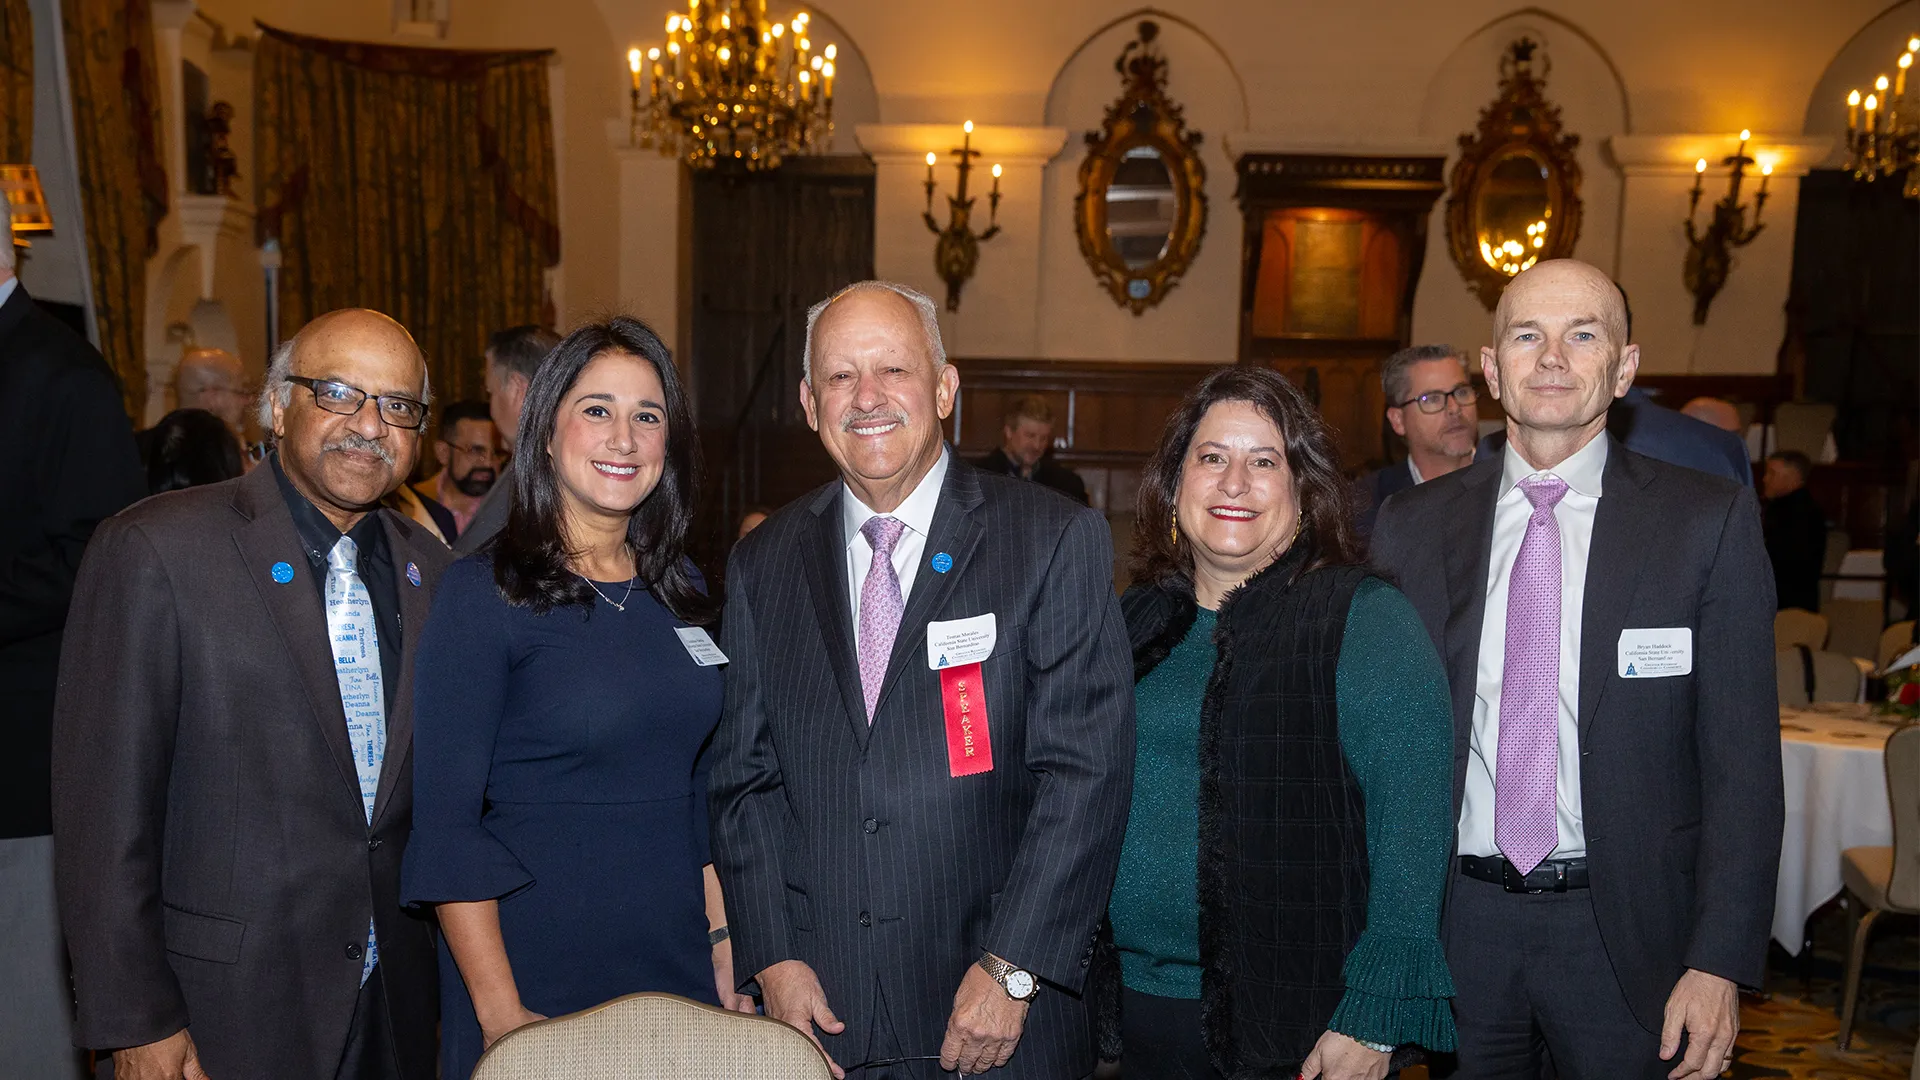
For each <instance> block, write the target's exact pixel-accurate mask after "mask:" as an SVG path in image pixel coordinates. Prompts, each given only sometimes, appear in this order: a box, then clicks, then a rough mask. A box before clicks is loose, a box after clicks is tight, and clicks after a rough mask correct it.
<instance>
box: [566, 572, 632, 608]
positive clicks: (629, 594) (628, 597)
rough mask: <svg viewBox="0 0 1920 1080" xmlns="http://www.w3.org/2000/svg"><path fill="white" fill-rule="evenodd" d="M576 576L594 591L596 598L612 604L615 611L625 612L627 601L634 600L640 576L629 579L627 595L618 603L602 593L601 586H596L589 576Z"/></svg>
mask: <svg viewBox="0 0 1920 1080" xmlns="http://www.w3.org/2000/svg"><path fill="white" fill-rule="evenodd" d="M575 576H576V577H578V578H579V579H580V580H581V581H584V582H586V583H587V588H589V589H592V590H593V592H594V595H595V596H598V597H599V598H600V599H602V600H605V601H606V602H607V603H609V604H612V605H613V610H615V611H625V610H627V601H628V600H631V599H633V583H634V581H635V580H636V579H638V578H639V576H640V575H638V574H635V575H634V576H633V577H630V578H628V579H627V593H626V595H625V596H622V597H621V598H620V599H619V600H618V601H615V600H614V598H613V597H611V596H608V595H607V594H606V593H603V592H601V591H600V586H598V585H595V584H594V583H593V579H592V578H590V577H588V576H587V575H585V574H576V575H575Z"/></svg>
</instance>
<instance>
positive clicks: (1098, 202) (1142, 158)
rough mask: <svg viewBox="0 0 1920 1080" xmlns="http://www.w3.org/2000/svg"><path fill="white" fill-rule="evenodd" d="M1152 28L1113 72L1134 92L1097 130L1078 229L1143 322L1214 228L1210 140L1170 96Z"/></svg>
mask: <svg viewBox="0 0 1920 1080" xmlns="http://www.w3.org/2000/svg"><path fill="white" fill-rule="evenodd" d="M1159 35H1160V27H1159V26H1158V24H1156V23H1154V22H1152V21H1143V22H1141V23H1140V27H1139V37H1137V38H1136V39H1135V40H1133V41H1132V42H1129V43H1128V44H1127V47H1126V48H1125V49H1123V50H1122V51H1121V53H1120V59H1118V60H1116V61H1115V62H1114V65H1113V68H1114V70H1115V71H1117V72H1119V74H1120V80H1121V85H1122V86H1123V87H1124V89H1123V90H1122V92H1121V94H1120V99H1119V100H1118V101H1115V102H1114V103H1113V104H1112V105H1111V106H1109V107H1108V108H1107V119H1106V123H1105V124H1103V125H1102V126H1101V129H1100V130H1099V131H1089V132H1087V158H1086V160H1085V161H1083V162H1081V163H1080V194H1079V196H1078V197H1077V198H1075V200H1074V228H1075V229H1076V230H1077V231H1078V232H1079V234H1080V253H1081V254H1082V255H1084V256H1086V259H1087V265H1089V266H1091V267H1093V273H1094V276H1095V277H1096V278H1098V279H1099V281H1100V283H1101V284H1102V285H1104V286H1106V289H1107V291H1108V292H1109V293H1110V294H1112V296H1113V299H1114V302H1115V303H1117V304H1120V305H1121V306H1123V307H1126V308H1129V309H1131V310H1132V311H1133V313H1134V314H1135V315H1138V314H1140V313H1141V312H1144V311H1146V310H1147V309H1148V308H1150V307H1152V306H1154V305H1155V304H1158V303H1159V302H1160V300H1161V298H1162V297H1164V296H1166V294H1167V290H1168V289H1171V288H1173V286H1174V283H1175V282H1177V281H1178V280H1179V279H1180V275H1182V274H1184V273H1186V272H1187V267H1188V266H1190V265H1192V263H1193V257H1194V255H1195V254H1196V253H1197V252H1198V251H1199V250H1200V238H1201V237H1202V236H1203V235H1205V233H1206V231H1207V194H1206V182H1207V171H1206V168H1205V167H1204V166H1202V165H1201V164H1200V152H1199V151H1200V134H1199V133H1198V132H1189V131H1187V125H1186V120H1185V119H1183V118H1182V116H1181V109H1180V106H1179V105H1178V104H1176V103H1174V102H1173V101H1172V100H1170V99H1168V97H1167V95H1166V86H1167V61H1166V58H1165V57H1163V56H1161V55H1160V49H1159V47H1158V46H1157V45H1155V44H1154V40H1155V39H1156V38H1158V37H1159Z"/></svg>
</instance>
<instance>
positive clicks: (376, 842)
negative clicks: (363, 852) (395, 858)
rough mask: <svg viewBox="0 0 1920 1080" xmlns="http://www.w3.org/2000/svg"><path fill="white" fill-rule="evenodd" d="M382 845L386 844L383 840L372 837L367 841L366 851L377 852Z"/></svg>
mask: <svg viewBox="0 0 1920 1080" xmlns="http://www.w3.org/2000/svg"><path fill="white" fill-rule="evenodd" d="M384 843H386V841H385V840H382V839H380V838H379V837H377V836H375V837H373V838H371V839H369V840H368V841H367V850H368V851H379V850H380V845H381V844H384Z"/></svg>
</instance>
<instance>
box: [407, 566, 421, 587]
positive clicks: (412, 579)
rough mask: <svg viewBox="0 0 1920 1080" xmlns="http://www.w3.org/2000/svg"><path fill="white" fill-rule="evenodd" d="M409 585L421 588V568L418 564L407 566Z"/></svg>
mask: <svg viewBox="0 0 1920 1080" xmlns="http://www.w3.org/2000/svg"><path fill="white" fill-rule="evenodd" d="M407 584H409V585H412V586H413V587H414V588H416V589H417V588H419V587H420V567H419V565H418V564H417V563H408V564H407Z"/></svg>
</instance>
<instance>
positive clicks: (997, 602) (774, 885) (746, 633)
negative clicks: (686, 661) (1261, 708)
mask: <svg viewBox="0 0 1920 1080" xmlns="http://www.w3.org/2000/svg"><path fill="white" fill-rule="evenodd" d="M841 490H842V489H841V485H840V483H839V481H835V482H833V483H832V484H829V485H827V486H826V487H823V488H821V489H820V490H818V491H816V492H815V493H813V494H812V495H809V496H807V497H806V498H804V499H801V500H799V501H798V502H795V503H794V504H792V505H790V506H788V507H787V508H786V509H784V510H782V511H780V512H779V513H777V514H775V515H774V516H773V518H771V519H770V520H768V521H767V522H766V524H764V525H762V526H760V528H759V529H757V530H755V531H754V532H753V533H752V534H751V535H749V536H748V537H747V539H745V540H743V541H741V543H740V545H739V547H737V548H736V549H735V551H734V555H733V560H732V563H731V565H730V567H729V569H728V575H727V581H728V598H727V610H726V618H725V623H724V630H723V632H722V637H721V641H722V647H723V649H724V650H725V651H726V653H727V655H728V656H730V657H732V658H733V662H732V664H731V665H730V667H729V669H728V673H727V702H726V709H725V712H724V714H723V716H722V719H721V722H720V728H719V730H718V731H717V732H716V734H715V736H714V748H713V753H714V758H715V760H714V766H713V773H712V777H711V780H710V787H711V791H712V810H713V853H714V863H715V866H716V868H717V869H718V871H719V873H720V879H721V883H722V885H723V886H724V888H725V890H726V895H727V911H728V922H729V924H730V925H731V927H732V934H733V940H734V964H735V971H736V972H737V973H739V975H740V977H741V978H742V979H743V980H746V979H748V978H750V977H751V974H752V973H754V972H758V971H762V970H764V969H766V968H767V967H768V966H770V965H772V964H774V963H777V962H779V961H781V960H786V959H800V960H804V961H806V962H807V963H808V964H809V965H811V966H812V967H813V968H814V970H815V971H816V972H818V973H819V975H820V979H821V983H822V985H823V986H824V988H825V989H826V992H827V1000H828V1002H829V1004H830V1005H831V1006H832V1008H833V1009H834V1011H835V1013H836V1015H838V1016H839V1017H840V1018H841V1019H842V1020H844V1021H845V1022H846V1024H847V1030H846V1032H845V1033H844V1034H842V1035H839V1036H824V1037H823V1041H824V1042H825V1044H826V1046H827V1050H828V1052H829V1053H831V1054H833V1055H834V1057H835V1059H836V1060H838V1061H840V1062H841V1063H842V1064H851V1063H853V1062H857V1061H861V1060H863V1059H864V1057H863V1055H864V1052H865V1050H866V1048H867V1045H868V1040H869V1037H870V1034H871V1020H872V1017H871V1007H872V1002H873V999H874V991H875V988H876V986H877V987H878V988H879V990H880V992H881V993H883V994H884V995H885V999H886V1008H887V1013H888V1016H889V1019H890V1020H891V1023H892V1025H893V1028H894V1030H895V1032H896V1033H897V1034H898V1036H899V1039H900V1042H901V1044H902V1049H903V1050H904V1052H905V1053H907V1054H936V1053H938V1052H939V1048H940V1040H941V1037H942V1035H943V1034H944V1032H945V1030H946V1023H947V1018H948V1015H949V1013H950V1012H951V1010H952V1007H953V995H954V991H955V990H956V989H957V988H958V987H959V984H960V980H961V978H962V976H964V975H965V974H966V970H967V967H968V965H970V964H972V963H973V962H974V961H975V960H977V959H978V958H979V956H980V953H981V952H982V951H983V950H984V951H991V952H993V953H995V954H997V955H1000V956H1003V957H1006V958H1007V959H1008V960H1011V961H1012V962H1014V963H1015V964H1018V965H1019V966H1021V967H1024V968H1026V969H1028V970H1030V971H1032V972H1034V973H1035V974H1036V975H1038V976H1040V977H1041V978H1042V979H1043V980H1045V981H1046V982H1047V983H1049V984H1051V985H1049V986H1047V987H1046V988H1044V989H1043V990H1042V991H1041V994H1040V997H1039V998H1038V1000H1037V1001H1036V1002H1035V1004H1034V1007H1033V1009H1032V1011H1031V1012H1030V1014H1029V1016H1028V1021H1027V1030H1026V1034H1025V1036H1024V1037H1023V1039H1022V1041H1021V1043H1020V1047H1019V1049H1018V1051H1016V1053H1015V1054H1014V1057H1013V1060H1012V1061H1011V1062H1010V1063H1009V1065H1008V1067H1007V1068H1006V1069H1005V1070H1002V1072H1003V1074H1004V1075H1006V1076H1007V1077H1009V1078H1010V1080H1014V1078H1020V1077H1046V1078H1055V1077H1079V1076H1084V1075H1085V1074H1086V1073H1087V1072H1089V1071H1090V1070H1091V1069H1092V1065H1093V1062H1092V1058H1091V1053H1090V1046H1089V1042H1088V1037H1087V1027H1086V1023H1087V1021H1086V1013H1085V1009H1084V1008H1082V1006H1081V1004H1080V1002H1079V1001H1078V999H1077V998H1076V997H1074V996H1071V995H1070V994H1069V993H1068V992H1066V991H1071V992H1072V993H1075V994H1077V992H1078V990H1079V988H1080V983H1081V979H1082V978H1083V976H1084V974H1085V969H1086V963H1087V957H1088V955H1089V952H1090V944H1091V940H1092V936H1093V932H1094V929H1095V928H1096V926H1097V925H1098V924H1099V922H1100V918H1101V915H1102V914H1103V912H1104V909H1105V906H1106V902H1107V895H1108V893H1109V892H1110V891H1111V889H1112V885H1113V875H1114V869H1115V866H1116V864H1117V862H1118V859H1119V853H1120V841H1121V836H1122V833H1123V832H1124V830H1125V828H1126V816H1127V804H1128V799H1129V797H1130V794H1131V788H1132V767H1133V668H1132V659H1131V654H1130V652H1129V649H1128V646H1127V636H1126V629H1125V627H1124V625H1123V624H1122V622H1121V619H1120V608H1119V605H1118V603H1117V601H1116V599H1115V597H1114V595H1113V589H1112V585H1111V579H1112V559H1113V555H1112V542H1111V540H1110V538H1109V533H1108V530H1107V526H1106V523H1105V522H1104V521H1102V520H1101V518H1100V516H1099V515H1098V514H1097V513H1094V512H1092V511H1089V510H1086V509H1084V508H1082V507H1078V506H1075V505H1073V504H1072V503H1071V502H1069V501H1067V500H1066V499H1064V498H1062V497H1060V496H1059V495H1057V494H1055V493H1053V492H1050V491H1047V490H1045V489H1043V488H1041V487H1039V486H1037V485H1034V484H1026V483H1021V482H1019V481H1014V480H1009V479H1004V478H1000V477H995V476H989V475H987V474H984V473H981V472H979V471H978V470H976V469H974V468H972V467H971V466H967V465H965V464H962V463H961V462H959V461H957V460H956V461H955V462H954V463H953V465H952V467H951V469H950V471H949V472H948V475H947V480H946V485H945V488H944V490H943V491H942V492H941V499H940V506H939V509H938V510H937V511H936V512H935V514H934V520H933V529H932V535H931V537H930V539H929V541H928V543H927V546H926V551H927V556H926V557H927V558H929V559H931V558H932V557H933V555H935V554H938V553H941V552H945V553H947V554H949V555H950V556H952V558H953V561H954V565H953V568H952V570H951V571H949V572H947V573H944V574H942V573H937V572H932V571H931V570H930V569H929V568H927V567H922V568H921V570H920V572H919V574H918V575H917V578H916V580H915V582H914V588H913V592H912V593H911V594H910V595H909V596H908V597H907V602H906V613H905V616H904V617H903V619H902V621H901V624H900V633H899V636H898V639H897V640H896V641H895V643H894V649H893V655H892V661H891V663H890V665H889V667H888V674H887V680H886V684H885V685H884V686H883V687H882V689H881V693H880V700H879V705H878V708H877V710H876V712H875V714H874V720H873V724H872V726H871V728H869V726H868V724H867V722H866V714H865V702H864V701H863V698H862V693H861V685H860V675H859V668H858V664H857V661H856V657H855V654H854V647H853V625H852V616H851V613H850V612H849V611H848V610H847V603H846V596H847V584H846V580H845V577H846V571H845V568H844V561H845V556H844V550H845V541H846V538H845V537H843V536H842V535H841V524H840V514H839V500H840V498H841V497H842V496H841ZM988 612H992V613H993V614H994V615H995V616H996V620H997V623H998V640H997V642H996V644H995V646H994V651H993V655H992V656H990V657H989V658H988V659H987V661H986V664H985V668H984V671H983V678H984V681H985V689H986V701H987V708H988V712H989V716H990V719H991V730H992V738H993V742H994V748H993V749H994V760H995V763H996V767H995V769H994V770H993V771H992V772H989V773H983V774H979V775H975V776H967V777H960V778H955V777H952V776H950V775H949V774H948V764H947V753H946V741H945V731H944V721H943V719H942V713H941V705H940V681H939V676H938V674H937V673H935V672H933V671H931V670H929V669H928V668H927V665H926V659H925V656H926V625H927V623H928V622H929V621H931V620H946V619H958V618H967V617H970V616H975V615H982V614H986V613H988ZM921 1075H925V1076H928V1077H932V1076H936V1075H938V1074H937V1073H936V1072H935V1071H934V1070H933V1069H932V1068H931V1067H930V1066H929V1067H927V1068H926V1069H924V1070H923V1072H922V1074H921Z"/></svg>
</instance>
